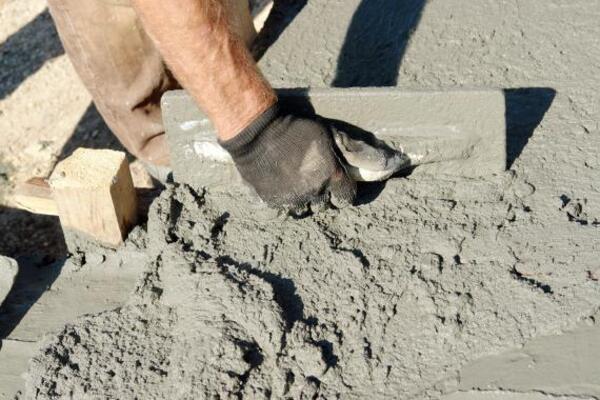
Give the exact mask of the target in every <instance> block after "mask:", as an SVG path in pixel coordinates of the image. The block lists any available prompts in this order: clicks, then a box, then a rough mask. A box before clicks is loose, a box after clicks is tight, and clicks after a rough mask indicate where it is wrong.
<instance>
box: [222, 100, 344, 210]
mask: <svg viewBox="0 0 600 400" xmlns="http://www.w3.org/2000/svg"><path fill="white" fill-rule="evenodd" d="M220 144H221V146H222V147H223V148H225V150H227V151H228V152H229V153H230V154H231V156H232V158H233V161H234V162H235V165H236V167H237V169H238V171H239V172H240V174H241V175H242V177H243V178H244V180H245V181H246V182H247V183H249V184H250V185H251V186H252V187H253V188H254V189H255V190H256V192H257V193H258V195H259V196H260V197H261V198H262V199H263V200H264V201H265V202H267V203H268V204H269V205H271V206H274V207H277V208H291V209H298V208H301V207H304V206H306V205H307V204H309V203H310V204H313V205H315V204H323V203H329V202H330V203H332V204H333V205H335V206H338V207H339V206H343V205H347V204H351V203H352V202H353V200H354V197H355V196H356V184H355V183H354V181H353V180H352V179H350V178H349V177H348V175H347V174H346V171H345V170H344V167H343V166H342V164H341V162H340V160H339V159H338V157H337V155H336V153H335V145H334V141H333V137H332V131H331V127H330V126H329V125H328V124H327V123H326V122H325V120H322V119H319V118H316V119H310V118H302V117H298V116H295V115H292V114H288V113H285V112H281V111H279V108H278V106H277V105H274V106H272V107H271V108H270V109H268V110H267V111H265V112H264V113H263V114H262V115H260V116H259V117H258V118H257V119H256V120H255V121H254V122H252V123H251V124H250V126H248V127H247V128H246V129H244V130H243V131H242V132H241V133H239V134H238V135H237V136H235V137H234V138H232V139H229V140H227V141H221V142H220Z"/></svg>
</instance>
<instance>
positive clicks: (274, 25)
mask: <svg viewBox="0 0 600 400" xmlns="http://www.w3.org/2000/svg"><path fill="white" fill-rule="evenodd" d="M306 2H307V0H275V2H274V3H273V8H272V9H271V12H270V13H269V16H268V17H267V20H266V21H265V25H264V26H263V28H262V29H261V31H260V32H259V34H258V36H257V37H256V39H255V40H254V43H253V44H252V49H251V52H252V55H253V56H254V59H255V60H257V61H258V60H260V59H261V57H262V56H263V55H264V54H265V52H266V51H267V50H268V49H269V47H271V45H272V44H273V43H275V41H276V40H277V39H278V38H279V36H281V34H282V33H283V31H284V30H285V29H286V28H287V27H288V26H289V25H290V23H291V22H292V21H293V20H294V18H296V15H298V13H299V12H300V11H301V10H302V9H303V8H304V6H305V5H306Z"/></svg>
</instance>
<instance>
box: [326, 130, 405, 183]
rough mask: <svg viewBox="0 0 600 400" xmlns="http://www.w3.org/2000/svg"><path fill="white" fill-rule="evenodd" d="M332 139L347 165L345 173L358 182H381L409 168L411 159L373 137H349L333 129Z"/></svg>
mask: <svg viewBox="0 0 600 400" xmlns="http://www.w3.org/2000/svg"><path fill="white" fill-rule="evenodd" d="M333 138H334V142H335V144H336V147H337V148H338V150H339V151H340V152H341V153H342V155H343V156H344V159H345V161H346V163H347V165H346V167H347V171H348V173H349V174H350V176H351V177H352V178H353V179H355V180H357V181H380V180H385V179H387V178H389V177H390V176H391V175H393V174H394V173H395V172H397V171H399V170H401V169H404V168H406V167H408V166H410V159H409V158H408V157H407V156H406V155H405V154H404V153H403V152H402V151H399V150H396V149H394V148H392V147H390V146H388V145H387V144H386V143H385V142H384V141H383V140H380V139H378V138H377V137H375V135H373V134H372V133H368V132H363V133H362V134H360V135H359V134H358V132H354V133H353V134H352V135H350V134H349V133H347V132H344V131H343V130H339V129H333Z"/></svg>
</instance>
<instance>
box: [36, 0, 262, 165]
mask: <svg viewBox="0 0 600 400" xmlns="http://www.w3.org/2000/svg"><path fill="white" fill-rule="evenodd" d="M227 1H229V2H230V3H231V6H232V8H231V9H232V11H233V15H232V26H233V28H234V29H235V30H236V31H238V34H240V36H242V37H243V38H244V39H245V40H246V42H247V43H251V41H252V40H253V39H254V36H255V35H256V32H255V31H254V28H253V26H252V19H251V17H250V13H249V9H248V3H247V0H227ZM48 5H49V10H50V13H51V15H52V17H53V19H54V22H55V24H56V27H57V30H58V33H59V36H60V38H61V41H62V43H63V46H64V48H65V51H66V53H67V55H68V56H69V58H70V60H71V62H72V64H73V66H74V68H75V70H76V71H77V73H78V75H79V77H80V78H81V80H82V81H83V83H84V85H85V86H86V87H87V89H88V90H89V92H90V93H91V95H92V98H93V100H94V103H95V104H96V107H97V108H98V111H99V112H100V114H101V115H102V117H103V118H104V120H105V121H106V123H107V125H108V126H109V127H110V128H111V130H112V131H113V133H114V134H115V135H116V136H117V137H118V139H119V140H120V141H121V143H122V144H123V146H125V148H127V150H129V151H130V152H131V153H132V154H133V155H135V156H136V157H138V158H140V159H141V160H143V161H146V162H148V163H152V164H157V165H168V164H169V151H168V146H167V143H166V138H165V135H164V128H163V124H162V117H161V111H160V98H161V96H162V94H163V93H164V92H165V91H167V90H172V89H176V88H178V87H179V85H178V83H177V81H176V79H175V78H174V77H173V76H172V75H171V73H170V72H169V70H168V69H167V67H166V66H165V63H164V62H163V60H162V57H161V56H160V54H159V53H158V50H157V49H156V47H155V46H154V44H153V43H152V41H151V40H150V38H149V37H148V35H147V34H146V33H145V32H144V29H143V27H142V25H141V22H140V20H139V19H138V17H137V15H136V13H135V11H134V9H133V8H132V7H131V6H130V5H129V3H128V0H48Z"/></svg>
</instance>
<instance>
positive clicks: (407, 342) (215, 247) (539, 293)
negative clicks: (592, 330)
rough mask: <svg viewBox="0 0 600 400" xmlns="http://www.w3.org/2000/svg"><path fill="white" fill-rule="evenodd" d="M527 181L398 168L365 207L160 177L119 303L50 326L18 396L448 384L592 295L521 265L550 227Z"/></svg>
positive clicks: (250, 393)
mask: <svg viewBox="0 0 600 400" xmlns="http://www.w3.org/2000/svg"><path fill="white" fill-rule="evenodd" d="M532 192H533V189H532V188H531V187H529V186H527V185H524V184H523V183H522V182H520V181H518V180H515V179H513V177H512V175H511V174H507V175H506V176H503V177H496V178H492V179H490V180H486V181H482V180H467V181H465V180H459V179H456V178H447V179H445V178H441V177H437V178H427V177H420V178H419V180H418V181H416V180H412V179H396V180H393V181H390V182H388V184H387V186H386V187H385V189H383V191H382V192H381V193H380V195H379V196H378V198H377V199H376V200H375V201H372V202H370V203H368V204H363V205H361V206H359V207H352V208H345V209H342V210H329V211H325V212H322V213H319V214H317V215H314V216H309V217H305V218H302V219H293V218H287V219H285V218H283V217H278V216H276V215H275V214H274V213H273V212H271V211H268V210H266V209H263V208H260V207H257V206H256V205H255V203H252V201H253V200H252V199H247V198H239V197H238V198H231V197H227V196H225V195H212V194H211V193H205V192H203V191H201V190H194V189H192V188H189V187H187V186H180V187H175V188H169V189H168V190H166V191H165V192H164V193H163V194H162V195H161V197H160V198H159V199H158V200H157V201H156V202H155V203H154V204H153V206H152V208H151V211H150V216H149V221H148V233H147V234H146V233H144V232H141V231H138V232H137V233H136V234H135V235H134V236H135V237H134V238H133V240H134V242H136V243H138V246H139V247H140V251H144V252H147V254H148V257H149V258H148V259H149V260H150V261H149V262H148V264H147V266H146V272H145V274H144V276H143V277H142V279H141V280H140V285H139V288H138V289H137V290H136V293H135V294H134V295H133V296H132V298H131V300H130V302H129V304H128V305H126V306H124V307H122V308H120V309H118V310H115V311H109V312H105V313H102V314H100V315H96V316H88V317H85V318H83V319H81V320H79V321H78V322H77V323H74V324H72V325H67V326H66V327H65V329H64V330H63V331H62V332H61V333H60V334H58V335H57V336H56V337H52V338H49V339H48V341H47V344H46V345H45V347H44V348H43V350H42V352H41V353H39V354H38V355H37V356H36V357H35V358H34V359H33V361H32V364H31V368H30V372H29V376H28V378H27V390H26V392H25V394H24V395H23V398H38V399H46V398H56V397H63V396H65V397H74V398H82V397H85V396H87V397H95V396H99V397H103V398H133V397H136V398H226V399H227V398H239V397H240V396H243V397H244V398H252V399H255V398H293V399H300V398H327V399H330V398H366V397H369V398H375V399H383V398H415V399H421V398H437V397H439V396H440V395H441V394H443V393H447V392H452V391H454V390H456V389H457V388H458V376H457V374H458V370H459V368H460V367H461V366H462V365H463V364H465V363H466V362H468V361H470V360H473V359H476V358H478V357H480V356H483V355H486V354H493V353H497V352H498V351H500V349H502V348H506V347H510V346H515V345H520V344H522V343H523V342H525V341H526V340H527V339H528V338H530V337H532V336H537V335H541V334H557V333H560V332H561V331H562V330H563V329H566V328H570V327H573V326H574V325H576V324H577V323H579V322H580V321H582V320H585V319H586V317H587V316H589V315H592V314H593V312H594V311H595V310H596V309H597V308H598V305H599V304H600V294H599V293H598V287H597V285H596V284H595V283H594V282H592V281H590V280H589V279H587V275H586V271H585V270H586V267H585V265H586V264H585V263H581V264H575V263H573V264H571V265H569V268H564V269H557V270H555V271H553V273H552V274H535V273H533V274H528V273H525V272H524V266H523V264H522V261H521V260H520V258H519V255H518V252H519V251H520V250H519V246H520V239H519V237H523V235H526V234H527V232H528V231H529V230H531V229H537V230H540V229H543V226H542V224H541V222H540V221H536V220H535V219H534V218H532V216H531V214H530V212H529V210H528V207H527V206H526V205H525V203H524V200H523V198H527V197H528V196H530V195H531V194H532ZM362 199H363V200H367V198H366V197H365V196H363V197H362ZM416 200H418V201H416ZM249 210H250V211H249ZM559 214H560V215H562V214H561V213H560V212H558V211H557V215H559ZM576 235H577V234H576V233H574V237H576ZM513 237H514V238H515V239H514V241H513V239H512V238H513ZM499 239H501V240H499ZM499 243H502V244H499ZM590 245H592V244H591V243H590V244H585V243H583V241H582V246H584V247H585V246H590ZM131 247H132V245H131V244H130V245H129V246H128V248H129V250H131ZM582 250H584V251H589V252H590V253H589V254H590V255H591V254H592V252H591V248H590V249H588V248H587V247H586V248H584V249H582ZM528 254H529V256H530V257H533V258H535V262H534V263H532V264H538V263H539V264H544V263H546V262H551V260H550V259H551V258H552V257H556V254H553V253H552V251H551V250H548V249H543V250H542V249H540V251H536V250H532V249H530V250H529V251H528ZM124 261H125V262H127V260H126V259H125V260H124Z"/></svg>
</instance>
